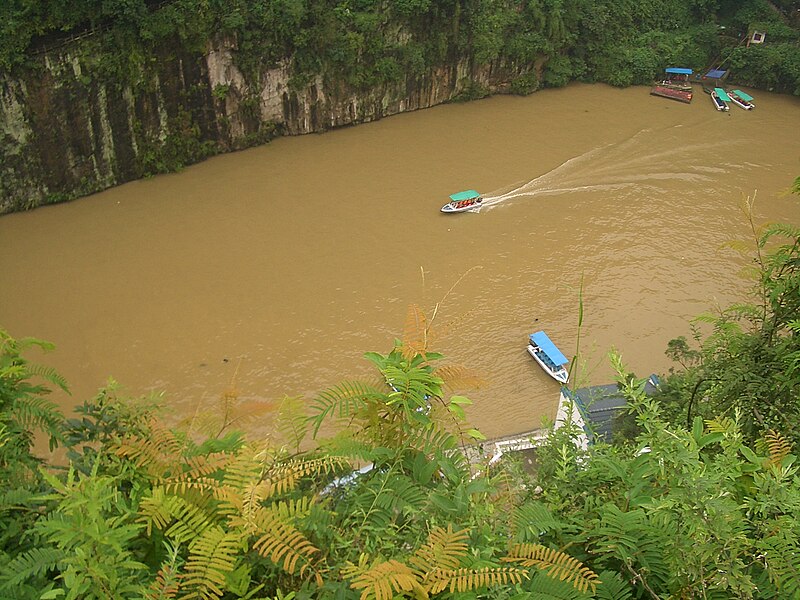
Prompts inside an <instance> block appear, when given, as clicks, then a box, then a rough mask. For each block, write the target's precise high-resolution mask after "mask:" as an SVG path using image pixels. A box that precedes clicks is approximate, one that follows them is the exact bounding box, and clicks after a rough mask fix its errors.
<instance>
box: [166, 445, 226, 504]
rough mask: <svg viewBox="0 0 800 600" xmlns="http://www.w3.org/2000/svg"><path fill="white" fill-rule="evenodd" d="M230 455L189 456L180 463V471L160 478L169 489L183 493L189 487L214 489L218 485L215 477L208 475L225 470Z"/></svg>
mask: <svg viewBox="0 0 800 600" xmlns="http://www.w3.org/2000/svg"><path fill="white" fill-rule="evenodd" d="M230 461H231V456H230V455H228V454H225V453H213V454H208V455H199V456H191V457H189V458H187V459H186V460H185V462H184V464H183V465H182V469H183V470H182V471H181V472H180V473H177V474H176V475H173V476H171V477H167V478H165V479H163V480H162V482H161V483H162V484H163V485H164V486H165V487H167V489H168V490H169V491H172V492H176V493H179V494H180V493H183V492H185V491H186V490H187V489H189V488H193V489H208V490H211V489H215V488H217V487H219V486H220V482H219V480H217V479H214V478H212V477H209V476H210V475H212V474H215V473H219V472H220V471H223V470H225V468H226V466H227V465H228V464H229V463H230Z"/></svg>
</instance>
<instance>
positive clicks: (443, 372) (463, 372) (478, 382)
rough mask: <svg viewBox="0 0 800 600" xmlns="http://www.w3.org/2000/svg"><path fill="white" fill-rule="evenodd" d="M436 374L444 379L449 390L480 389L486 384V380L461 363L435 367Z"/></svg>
mask: <svg viewBox="0 0 800 600" xmlns="http://www.w3.org/2000/svg"><path fill="white" fill-rule="evenodd" d="M436 376H437V377H439V378H441V379H442V381H444V384H445V385H446V386H447V387H449V388H450V389H451V390H455V389H464V388H469V389H480V388H481V387H483V386H484V385H486V380H485V379H483V378H482V377H480V376H479V375H477V374H476V373H475V372H474V371H472V370H471V369H468V368H467V367H464V366H461V365H445V366H442V367H439V368H438V369H436Z"/></svg>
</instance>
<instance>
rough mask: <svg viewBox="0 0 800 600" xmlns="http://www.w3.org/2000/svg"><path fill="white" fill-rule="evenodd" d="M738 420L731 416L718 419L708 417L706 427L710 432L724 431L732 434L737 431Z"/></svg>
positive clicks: (723, 432) (725, 433)
mask: <svg viewBox="0 0 800 600" xmlns="http://www.w3.org/2000/svg"><path fill="white" fill-rule="evenodd" d="M736 428H737V426H736V421H734V420H733V419H731V418H730V417H719V418H717V419H706V429H708V431H709V432H710V433H722V434H724V435H730V434H732V433H734V432H735V431H736Z"/></svg>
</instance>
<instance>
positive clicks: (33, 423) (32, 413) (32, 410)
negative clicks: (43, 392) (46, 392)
mask: <svg viewBox="0 0 800 600" xmlns="http://www.w3.org/2000/svg"><path fill="white" fill-rule="evenodd" d="M11 412H12V413H13V414H14V416H15V417H16V419H17V420H18V421H19V422H20V424H21V425H22V426H23V427H25V428H26V429H32V428H34V427H35V428H38V429H42V430H45V431H49V430H52V429H53V428H54V427H56V426H57V425H58V424H59V423H60V422H61V420H62V418H63V417H62V415H61V411H60V410H59V409H58V406H57V405H56V404H55V402H51V401H50V400H48V399H47V398H43V397H41V396H31V395H26V396H22V397H19V398H16V399H15V400H14V403H13V405H12V407H11Z"/></svg>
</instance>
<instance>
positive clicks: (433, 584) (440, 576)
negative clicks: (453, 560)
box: [423, 567, 529, 594]
mask: <svg viewBox="0 0 800 600" xmlns="http://www.w3.org/2000/svg"><path fill="white" fill-rule="evenodd" d="M528 577H529V575H528V572H527V571H525V570H523V569H517V568H515V567H483V568H482V569H465V568H462V569H434V570H432V571H429V572H428V573H426V575H425V581H424V584H423V585H424V586H425V589H426V590H427V591H428V592H430V593H431V594H438V593H439V592H442V591H444V590H446V589H447V590H449V592H450V593H451V594H452V593H454V592H467V591H470V590H476V589H479V588H484V587H488V586H490V585H508V584H516V583H521V582H522V580H523V579H527V578H528Z"/></svg>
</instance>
